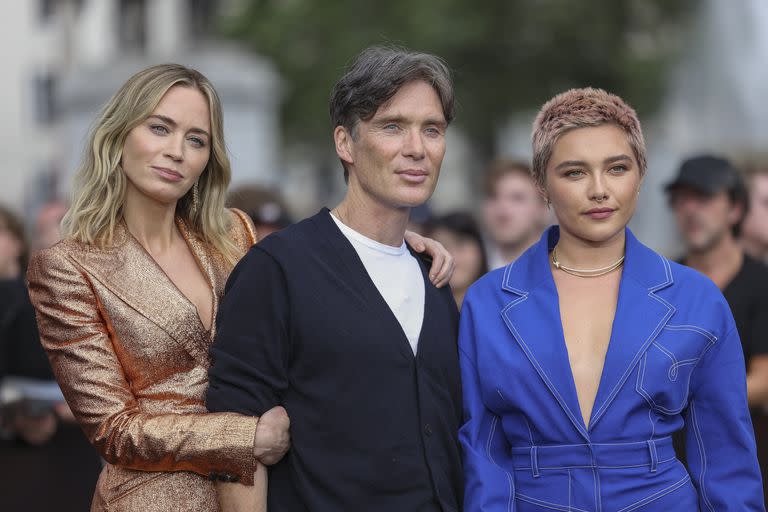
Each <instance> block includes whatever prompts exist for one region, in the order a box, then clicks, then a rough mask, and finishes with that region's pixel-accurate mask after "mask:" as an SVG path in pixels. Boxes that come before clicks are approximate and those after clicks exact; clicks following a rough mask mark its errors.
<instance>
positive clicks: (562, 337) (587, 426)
mask: <svg viewBox="0 0 768 512" xmlns="http://www.w3.org/2000/svg"><path fill="white" fill-rule="evenodd" d="M551 276H552V286H553V288H554V291H555V306H556V310H557V318H558V334H559V336H560V342H561V343H562V347H563V350H564V351H565V358H566V361H567V362H568V376H569V379H570V384H571V385H572V386H573V391H574V393H575V395H576V407H577V408H578V413H579V414H578V417H579V419H580V420H581V423H582V425H583V426H584V429H585V432H589V429H590V426H591V425H592V422H593V418H594V414H595V406H596V405H597V398H598V396H600V391H601V389H602V388H603V386H604V384H603V382H604V380H605V371H606V362H607V360H608V351H609V350H610V349H611V345H612V344H614V343H615V341H614V331H615V328H616V317H617V316H618V310H619V300H620V298H621V283H622V280H623V278H624V273H623V272H622V275H621V276H620V277H619V282H618V287H617V290H616V302H615V305H614V310H613V318H612V319H611V329H610V332H609V334H608V343H607V344H606V346H605V354H604V355H603V361H602V366H601V368H600V377H599V379H598V381H597V388H596V389H595V394H594V396H593V397H592V408H591V410H590V412H589V419H588V421H587V419H585V416H584V411H583V410H582V408H581V400H580V398H581V395H580V394H579V388H578V386H577V385H576V377H575V375H574V372H573V364H572V363H571V356H570V351H569V350H568V341H567V339H566V337H565V326H564V324H563V312H562V308H561V307H560V290H558V288H557V283H556V281H555V276H554V274H551Z"/></svg>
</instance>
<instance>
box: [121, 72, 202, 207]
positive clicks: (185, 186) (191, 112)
mask: <svg viewBox="0 0 768 512" xmlns="http://www.w3.org/2000/svg"><path fill="white" fill-rule="evenodd" d="M210 119H211V117H210V113H209V110H208V102H207V101H206V99H205V97H204V96H203V94H202V93H201V92H200V91H198V90H197V89H194V88H191V87H183V86H174V87H171V88H170V89H169V90H168V92H167V93H166V94H165V96H163V99H162V100H160V103H159V104H158V105H157V108H155V110H154V111H153V112H152V114H151V115H150V116H149V117H148V118H147V119H146V120H145V121H144V122H143V123H141V124H139V125H138V126H136V127H135V128H134V129H133V130H131V131H130V132H129V133H128V137H127V138H126V141H125V147H124V148H123V157H122V168H123V171H124V172H125V174H126V176H127V178H128V190H127V194H129V195H130V194H141V195H144V196H147V197H149V198H151V199H152V200H154V201H157V202H159V203H162V204H175V203H176V202H177V201H178V200H179V199H181V198H182V197H183V196H184V194H186V193H187V192H188V191H189V189H190V188H191V187H192V185H194V183H195V181H197V179H198V178H199V177H200V175H201V174H202V172H203V170H204V169H205V166H206V165H207V163H208V157H209V156H210V135H209V134H210V133H211V128H210Z"/></svg>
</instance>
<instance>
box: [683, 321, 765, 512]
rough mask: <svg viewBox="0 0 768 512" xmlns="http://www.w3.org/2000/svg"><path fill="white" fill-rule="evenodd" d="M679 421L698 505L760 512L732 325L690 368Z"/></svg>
mask: <svg viewBox="0 0 768 512" xmlns="http://www.w3.org/2000/svg"><path fill="white" fill-rule="evenodd" d="M731 325H733V322H732V321H731ZM685 425H686V426H685V434H686V452H687V454H688V455H687V457H688V467H689V469H690V472H691V478H692V480H693V483H694V485H695V486H696V489H697V490H698V493H699V507H700V509H701V510H702V511H705V512H729V511H733V512H736V511H738V512H747V511H765V505H764V503H763V487H762V479H761V477H760V468H759V467H758V463H757V454H756V450H755V439H754V433H753V430H752V421H751V419H750V416H749V408H748V406H747V386H746V373H745V368H744V356H743V355H742V350H741V343H740V341H739V335H738V333H737V331H736V328H735V327H733V328H731V329H730V331H729V333H728V334H727V335H726V336H724V337H723V338H721V339H719V340H718V341H717V342H716V343H715V344H714V346H712V347H711V348H709V349H708V350H707V351H706V352H705V353H704V355H703V356H702V358H701V360H700V361H699V365H698V366H697V368H696V369H695V370H694V373H693V375H692V377H691V400H690V402H689V406H688V411H687V416H686V422H685Z"/></svg>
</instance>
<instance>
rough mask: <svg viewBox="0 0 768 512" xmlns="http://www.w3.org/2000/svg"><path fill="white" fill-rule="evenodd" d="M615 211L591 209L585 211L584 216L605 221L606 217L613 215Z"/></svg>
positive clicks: (611, 209)
mask: <svg viewBox="0 0 768 512" xmlns="http://www.w3.org/2000/svg"><path fill="white" fill-rule="evenodd" d="M615 211H616V210H614V209H613V208H592V209H591V210H587V211H586V212H584V214H585V215H588V216H589V217H590V218H592V219H595V220H601V219H607V218H608V217H610V216H611V215H613V213H614V212H615Z"/></svg>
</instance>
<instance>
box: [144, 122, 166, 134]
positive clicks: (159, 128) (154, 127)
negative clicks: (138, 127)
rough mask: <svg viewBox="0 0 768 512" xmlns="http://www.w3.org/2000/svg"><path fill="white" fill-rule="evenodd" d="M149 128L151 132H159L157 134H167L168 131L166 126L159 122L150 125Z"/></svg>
mask: <svg viewBox="0 0 768 512" xmlns="http://www.w3.org/2000/svg"><path fill="white" fill-rule="evenodd" d="M149 129H150V130H152V131H153V132H155V133H157V134H159V135H167V134H168V133H170V132H169V130H168V128H166V127H165V126H163V125H161V124H153V125H150V127H149Z"/></svg>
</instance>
